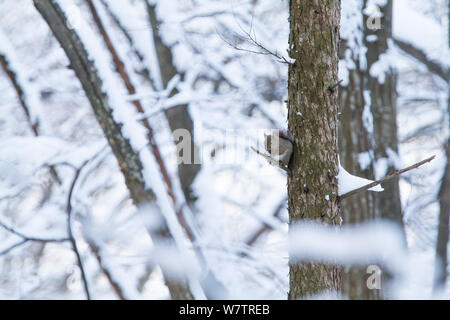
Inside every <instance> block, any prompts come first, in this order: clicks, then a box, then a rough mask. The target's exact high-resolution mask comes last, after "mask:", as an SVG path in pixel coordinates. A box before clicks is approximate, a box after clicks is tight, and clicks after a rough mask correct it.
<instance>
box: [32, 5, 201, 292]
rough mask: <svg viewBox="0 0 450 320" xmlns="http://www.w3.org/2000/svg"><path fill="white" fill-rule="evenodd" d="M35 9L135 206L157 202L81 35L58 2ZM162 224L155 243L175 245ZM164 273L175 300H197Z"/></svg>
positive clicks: (183, 283)
mask: <svg viewBox="0 0 450 320" xmlns="http://www.w3.org/2000/svg"><path fill="white" fill-rule="evenodd" d="M34 5H35V7H36V9H37V10H38V11H39V12H40V14H41V15H42V17H43V18H44V20H45V21H46V22H47V24H48V25H49V27H50V29H51V30H52V31H53V34H54V35H55V37H56V39H57V40H58V41H59V43H60V44H61V46H62V48H63V49H64V51H65V53H66V55H67V57H68V58H69V60H70V63H71V68H72V69H73V70H74V71H75V73H76V75H77V77H78V79H79V80H80V82H81V85H82V87H83V90H84V91H85V94H86V97H87V98H88V99H89V102H90V104H91V107H92V109H93V111H94V114H95V116H96V118H97V121H98V123H99V124H100V126H101V128H102V130H103V133H104V135H105V137H106V139H107V141H108V143H109V145H110V147H111V149H112V151H113V153H114V155H115V157H116V159H117V161H118V163H119V167H120V169H121V171H122V174H123V176H124V178H125V183H126V185H127V188H128V190H129V192H130V196H131V198H132V199H133V202H134V203H135V204H136V205H137V206H141V205H144V204H146V203H149V202H154V200H155V194H154V193H153V191H152V190H151V189H148V188H146V186H145V181H144V177H143V173H142V169H143V167H142V163H141V160H140V158H139V154H138V153H137V152H135V151H134V150H133V148H132V146H131V145H130V142H129V140H128V139H127V138H125V137H124V135H123V134H122V131H121V124H120V123H118V122H116V121H115V119H114V118H113V112H112V109H111V106H110V105H109V102H108V97H107V95H106V94H105V92H103V89H102V81H101V79H100V77H99V76H98V73H97V70H96V69H95V66H94V64H93V63H92V61H90V59H89V56H88V54H87V52H86V50H85V48H84V46H83V44H82V43H81V41H80V39H79V37H78V35H77V34H76V32H75V31H74V30H71V29H69V28H68V26H67V25H68V24H67V18H66V16H65V15H64V13H63V11H62V10H61V8H60V7H59V5H58V4H57V3H56V2H55V1H53V0H34ZM161 221H163V223H162V226H161V227H160V228H159V229H158V230H157V231H152V234H151V236H152V239H153V240H154V241H155V242H156V243H158V242H161V243H163V244H164V245H170V244H172V245H175V241H174V239H173V238H172V236H171V234H170V231H169V229H168V226H167V224H166V223H165V222H164V221H165V220H164V218H163V217H162V215H161ZM162 272H163V276H164V280H165V283H166V285H167V287H168V288H169V291H170V294H171V296H172V298H173V299H192V298H193V295H192V293H191V292H190V290H189V288H188V286H187V284H186V283H185V282H184V281H180V280H175V279H173V278H172V277H171V276H170V274H168V272H167V271H166V270H164V268H163V269H162Z"/></svg>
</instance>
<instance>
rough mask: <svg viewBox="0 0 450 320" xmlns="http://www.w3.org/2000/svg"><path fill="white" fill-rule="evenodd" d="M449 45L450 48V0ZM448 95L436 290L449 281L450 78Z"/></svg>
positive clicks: (440, 199)
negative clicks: (445, 161)
mask: <svg viewBox="0 0 450 320" xmlns="http://www.w3.org/2000/svg"><path fill="white" fill-rule="evenodd" d="M448 19H449V20H448V21H449V23H448V37H449V38H448V46H449V48H450V1H448ZM448 80H449V89H448V97H447V121H448V132H447V134H448V137H447V143H446V145H445V155H446V157H447V163H446V165H445V169H444V170H445V171H444V176H443V177H442V182H441V189H440V190H439V206H440V212H439V225H438V234H437V241H436V262H435V270H434V287H433V290H434V291H435V292H437V291H440V290H443V289H445V284H446V282H447V267H448V254H447V246H448V236H449V215H450V79H448Z"/></svg>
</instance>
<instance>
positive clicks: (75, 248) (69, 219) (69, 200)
mask: <svg viewBox="0 0 450 320" xmlns="http://www.w3.org/2000/svg"><path fill="white" fill-rule="evenodd" d="M87 163H88V161H86V162H84V163H83V164H82V165H81V167H80V168H78V169H77V170H76V171H75V175H74V177H73V180H72V183H71V185H70V188H69V194H68V196H67V206H66V211H67V233H68V234H69V239H70V243H71V245H72V250H73V252H74V253H75V256H76V257H77V264H78V267H79V268H80V272H81V280H82V282H83V286H84V291H85V294H86V298H87V299H88V300H91V294H90V292H89V285H88V281H87V277H86V272H85V270H84V267H83V261H82V259H81V254H80V251H79V249H78V246H77V242H76V239H75V237H74V235H73V231H72V196H73V191H74V189H75V185H76V183H77V180H78V178H79V177H80V173H81V170H82V169H83V168H84V166H85V165H86V164H87Z"/></svg>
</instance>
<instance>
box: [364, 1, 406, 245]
mask: <svg viewBox="0 0 450 320" xmlns="http://www.w3.org/2000/svg"><path fill="white" fill-rule="evenodd" d="M369 2H370V1H368V0H365V1H364V8H366V7H367V6H368V4H370V3H369ZM379 10H380V12H381V14H382V17H381V24H380V26H379V27H377V26H376V24H375V25H371V24H370V21H369V22H368V21H367V20H368V19H370V17H368V16H367V15H365V16H364V22H365V23H364V39H363V41H364V45H365V46H366V47H367V52H366V60H367V68H366V70H365V71H366V75H365V85H364V88H365V90H366V92H367V94H366V100H367V101H365V103H366V104H367V105H368V106H369V107H370V111H371V114H372V116H373V121H372V123H373V139H374V160H375V173H376V176H375V178H376V179H379V178H381V177H383V176H385V175H386V174H387V173H390V172H393V171H395V170H396V169H398V168H396V167H395V157H396V155H397V152H398V139H397V108H396V104H397V93H396V82H397V76H396V73H395V70H394V68H393V67H392V66H391V65H390V63H389V60H388V59H386V57H387V54H388V49H389V45H388V44H389V42H390V41H391V39H392V0H389V1H386V3H385V5H384V6H380V7H379ZM383 188H384V189H385V191H384V192H382V193H379V194H376V195H375V210H376V216H377V217H380V218H383V219H389V220H391V221H393V222H396V223H398V224H399V225H401V226H403V217H402V207H401V201H400V188H399V180H398V177H397V178H395V179H393V180H392V181H390V182H389V183H386V184H384V185H383ZM405 241H406V240H405Z"/></svg>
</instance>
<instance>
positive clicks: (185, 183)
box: [145, 1, 201, 204]
mask: <svg viewBox="0 0 450 320" xmlns="http://www.w3.org/2000/svg"><path fill="white" fill-rule="evenodd" d="M145 2H146V4H147V11H148V14H149V20H150V23H151V26H152V32H153V41H154V43H155V49H156V55H157V57H158V64H159V70H160V74H161V82H162V85H163V88H156V89H157V90H162V89H164V88H166V87H167V85H168V83H169V81H170V80H171V79H172V78H173V77H174V76H176V75H177V74H179V72H178V70H177V69H176V68H175V65H174V62H173V57H172V51H171V49H170V48H169V47H168V46H167V45H165V44H164V42H163V41H162V39H161V37H160V35H159V25H160V22H159V20H158V19H157V16H156V5H151V4H149V2H148V1H145ZM177 93H178V90H177V89H176V88H175V89H174V90H173V91H172V92H171V93H170V94H169V96H174V95H176V94H177ZM165 114H166V118H167V121H168V122H169V126H170V129H171V130H172V132H174V131H175V130H177V129H184V130H187V132H189V135H190V137H191V141H190V147H191V150H190V154H191V157H190V158H191V162H190V163H184V162H182V163H179V164H178V176H179V178H180V183H181V188H182V190H183V193H184V195H185V197H186V200H187V202H188V203H189V204H193V202H194V201H195V200H196V196H195V195H194V194H193V192H192V183H193V182H194V179H195V177H196V176H197V174H198V172H199V171H200V168H201V166H200V163H195V160H196V159H199V156H198V152H199V151H198V148H197V146H196V144H195V139H194V123H193V121H192V118H191V115H190V113H189V107H188V105H186V104H183V105H178V106H173V107H171V108H168V109H166V110H165ZM174 138H176V137H174ZM179 142H180V141H175V143H179ZM177 158H178V159H179V162H180V160H181V159H182V158H183V155H180V154H177Z"/></svg>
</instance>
